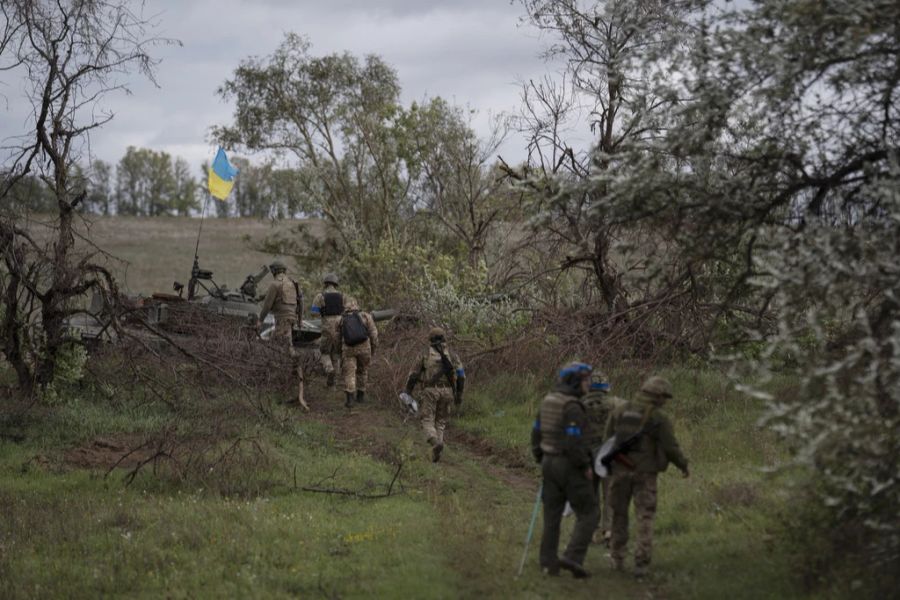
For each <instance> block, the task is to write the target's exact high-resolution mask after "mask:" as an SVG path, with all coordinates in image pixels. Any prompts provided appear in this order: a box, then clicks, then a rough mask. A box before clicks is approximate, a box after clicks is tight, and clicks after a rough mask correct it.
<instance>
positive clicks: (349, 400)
mask: <svg viewBox="0 0 900 600" xmlns="http://www.w3.org/2000/svg"><path fill="white" fill-rule="evenodd" d="M344 406H346V407H347V408H350V407H351V406H353V392H347V399H346V400H345V401H344Z"/></svg>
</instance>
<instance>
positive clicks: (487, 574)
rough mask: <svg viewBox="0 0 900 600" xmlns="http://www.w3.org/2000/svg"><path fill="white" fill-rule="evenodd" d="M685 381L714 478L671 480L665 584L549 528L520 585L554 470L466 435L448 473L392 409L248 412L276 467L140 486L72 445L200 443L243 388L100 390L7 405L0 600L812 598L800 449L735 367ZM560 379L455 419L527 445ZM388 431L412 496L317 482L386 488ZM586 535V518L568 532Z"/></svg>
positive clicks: (658, 564)
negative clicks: (554, 553)
mask: <svg viewBox="0 0 900 600" xmlns="http://www.w3.org/2000/svg"><path fill="white" fill-rule="evenodd" d="M669 375H670V376H671V377H672V378H673V380H674V381H675V385H676V389H677V394H676V400H675V401H673V403H672V406H671V407H670V408H671V410H670V412H671V413H672V415H673V418H674V420H675V422H676V431H677V433H678V435H679V436H680V438H681V441H682V444H683V446H684V448H685V451H686V453H687V454H688V456H689V457H690V458H691V461H692V468H693V473H694V476H693V477H692V478H691V479H690V480H683V479H681V478H680V477H678V476H677V474H676V473H666V474H664V475H663V476H661V481H660V490H661V491H660V509H659V513H658V516H657V523H656V532H657V535H656V547H655V551H654V574H653V576H652V578H651V579H650V580H649V581H648V582H644V583H638V582H636V581H634V580H633V579H632V578H631V577H629V576H628V575H627V574H616V573H612V572H611V571H609V570H608V568H607V566H606V559H605V556H604V551H603V550H602V549H601V548H599V547H596V546H595V547H592V549H591V551H590V552H589V554H588V559H587V567H588V568H589V569H590V570H592V571H594V572H595V573H596V577H595V578H594V579H592V580H589V581H588V582H579V581H575V580H573V579H571V578H569V577H562V578H558V579H555V578H544V577H542V576H541V575H540V574H539V573H538V569H537V545H538V543H539V540H540V519H538V526H537V531H536V534H535V538H534V539H533V540H532V545H531V551H530V554H529V558H528V561H527V564H526V570H525V574H524V575H523V576H522V577H521V578H516V577H515V572H516V568H517V566H518V563H519V560H520V558H521V552H522V548H523V542H524V538H525V533H526V531H527V527H528V522H529V519H530V516H531V511H532V507H533V505H534V504H533V503H534V494H535V491H536V489H537V484H538V479H537V477H536V473H537V469H536V468H535V469H534V470H530V469H528V468H526V469H513V470H508V469H505V468H504V467H503V466H502V465H499V464H496V463H494V462H493V461H488V460H484V457H482V456H480V455H477V454H473V453H472V452H469V451H467V450H466V449H465V448H462V447H454V446H453V445H450V446H449V447H448V449H447V452H446V455H445V459H444V460H443V461H442V462H441V463H440V464H439V465H433V464H432V463H431V462H430V461H429V460H428V459H427V449H426V448H425V446H424V443H423V442H422V440H421V434H420V432H419V431H418V429H417V427H416V426H415V424H414V423H411V422H410V423H407V424H405V425H404V424H402V423H401V422H400V421H399V420H396V421H390V420H387V421H386V422H385V423H384V424H383V425H377V422H378V419H375V418H374V417H376V416H377V415H379V414H380V413H379V412H378V411H379V410H381V409H379V408H377V407H376V406H371V405H370V406H368V407H366V408H365V409H363V412H362V414H360V415H358V417H357V418H358V419H359V420H358V421H355V423H358V424H359V426H360V427H362V429H361V430H360V433H359V436H361V437H359V438H358V439H357V438H352V439H351V440H347V439H340V438H339V437H336V435H335V431H333V430H332V429H331V428H330V426H329V425H328V424H327V423H325V422H321V421H317V420H312V419H310V418H308V417H304V416H303V415H302V414H300V413H298V412H296V411H291V410H287V409H283V408H281V407H276V408H275V413H274V416H273V418H272V419H261V418H258V417H255V418H253V417H252V416H251V415H252V413H250V412H240V411H238V412H237V413H236V416H235V418H234V419H232V421H231V422H229V423H228V427H227V428H225V430H226V431H228V433H229V434H230V435H232V436H244V437H253V438H254V439H257V440H259V443H260V446H261V448H262V449H263V451H264V453H265V458H266V459H265V460H264V461H257V462H253V461H252V460H251V458H252V457H253V456H252V455H253V452H249V455H248V456H246V457H243V458H241V460H242V461H244V462H238V463H237V464H238V467H243V466H245V465H246V468H238V469H231V470H225V471H222V472H221V473H218V472H217V473H214V474H211V475H210V474H203V473H199V474H198V473H194V472H192V474H191V475H190V476H189V477H183V478H179V477H176V476H174V475H175V474H174V472H173V471H171V470H167V469H165V468H162V469H160V470H158V472H157V473H156V474H155V475H154V474H153V473H152V472H151V471H150V470H148V469H145V471H142V472H141V473H140V474H139V475H138V476H137V477H136V478H135V480H134V482H133V483H132V484H131V485H128V486H126V485H125V483H124V481H123V476H124V475H125V473H126V470H124V469H118V470H116V471H114V472H113V473H111V474H110V475H109V476H104V473H105V470H100V469H98V470H93V471H91V470H85V469H78V468H72V467H71V466H68V465H66V464H65V462H64V461H63V457H64V456H65V452H66V451H67V450H68V449H69V448H71V447H72V446H77V445H79V444H84V443H86V442H88V441H90V440H92V439H94V438H96V437H97V436H104V435H105V436H109V435H115V434H117V433H120V434H147V433H153V432H154V431H158V430H159V429H161V428H164V427H166V426H172V424H173V423H174V424H176V425H177V426H178V427H179V428H180V429H178V431H180V432H181V433H183V434H184V435H190V433H191V432H192V431H193V432H197V431H200V432H206V431H208V422H209V420H210V419H211V417H212V416H213V415H216V414H223V412H225V409H226V407H227V406H229V403H234V402H236V399H234V398H229V397H228V396H227V395H223V396H221V397H219V398H216V399H213V401H212V403H211V404H208V405H207V404H201V402H200V401H199V400H196V399H195V400H193V401H192V400H191V399H189V398H187V399H185V400H184V401H185V402H186V405H185V407H184V408H182V409H179V410H178V411H177V414H176V413H174V412H173V411H172V410H171V408H168V407H165V406H161V405H159V404H156V403H152V402H147V401H146V399H144V398H143V397H142V396H141V395H140V394H139V393H137V392H135V393H134V394H133V395H132V397H121V396H117V397H116V398H115V400H114V401H113V400H111V399H110V398H109V397H107V396H105V395H103V394H102V393H98V392H97V391H96V390H95V391H91V390H86V391H84V390H83V391H82V392H80V393H75V392H70V393H69V395H68V396H66V399H65V400H63V401H61V402H60V403H59V404H58V405H56V406H53V407H50V408H44V409H42V410H41V411H32V412H31V413H27V414H28V415H29V416H27V417H24V418H13V417H12V416H10V415H11V414H13V413H12V412H11V411H7V412H5V413H0V414H6V416H5V417H3V418H2V419H0V597H4V598H31V597H72V598H88V597H91V598H92V597H97V596H128V597H154V598H156V597H172V598H206V597H210V598H212V597H216V598H218V597H250V598H272V597H274V598H278V597H341V598H367V597H385V598H459V597H464V598H474V597H488V598H557V597H566V596H568V597H572V598H593V597H597V595H598V594H600V593H602V594H603V595H604V596H605V597H614V598H636V597H650V596H652V597H667V598H722V597H729V598H795V597H803V596H804V595H803V594H802V593H801V592H800V591H799V589H798V587H797V584H796V582H795V581H794V580H793V579H792V577H791V573H790V570H789V564H790V561H788V560H786V559H787V557H786V556H785V555H784V550H783V549H782V546H781V545H780V544H779V543H778V534H779V528H778V525H777V521H776V518H775V516H774V515H776V514H777V513H778V511H779V510H781V509H782V508H783V507H784V504H785V502H786V499H785V496H784V495H782V493H781V490H782V488H783V482H781V481H779V480H778V479H775V478H771V477H768V476H766V475H764V474H763V472H762V469H761V468H762V467H763V466H765V465H768V464H771V463H772V462H773V461H775V460H777V459H778V458H779V457H780V451H779V449H778V447H777V446H776V445H775V443H774V442H773V440H772V439H771V438H770V437H769V436H768V435H765V434H763V433H762V432H760V431H759V430H757V428H756V427H755V421H756V419H757V417H758V415H759V406H758V405H757V404H756V402H755V401H749V400H745V399H743V398H742V397H740V396H738V395H737V394H735V393H734V392H730V391H728V388H727V385H726V384H725V383H724V381H723V380H722V379H721V378H720V377H719V376H717V375H715V374H712V373H703V374H700V375H692V374H689V373H681V372H672V373H669ZM541 383H542V382H536V381H526V382H523V381H521V380H518V379H513V378H506V377H498V378H497V379H495V380H493V381H490V382H485V383H480V384H479V385H474V386H472V387H471V389H470V393H469V395H468V397H467V399H466V403H465V405H464V410H463V412H462V414H461V415H458V416H457V417H455V418H454V420H453V421H452V423H451V427H460V428H464V429H467V430H469V431H471V432H476V433H477V434H478V435H481V436H484V437H486V438H488V439H489V440H490V441H491V442H492V443H493V444H495V446H496V447H498V448H512V449H515V451H516V452H518V453H520V454H521V455H522V456H527V449H526V443H527V437H528V432H529V429H530V424H531V421H532V419H533V415H534V411H535V409H536V406H537V403H538V402H539V400H540V398H541V396H542V395H543V393H544V392H545V391H546V390H545V388H546V386H545V385H541ZM621 387H625V385H624V384H623V385H622V386H621ZM617 391H619V390H617ZM313 392H314V397H316V398H322V397H325V398H328V396H326V395H324V394H321V393H320V392H318V391H316V390H315V389H314V390H313ZM620 393H622V394H625V390H621V391H620ZM204 402H207V403H209V402H210V400H209V399H207V400H205V401H204ZM231 406H237V405H235V404H232V405H231ZM241 410H245V408H242V409H241ZM335 411H337V412H336V413H335V414H339V411H340V408H339V407H338V404H337V401H335ZM363 426H365V427H363ZM371 438H377V441H378V442H379V443H381V444H384V445H386V446H388V447H389V448H390V452H389V454H390V455H391V456H395V457H402V458H403V460H404V461H405V462H404V467H403V472H402V476H401V483H402V488H400V487H398V490H400V491H401V493H399V494H397V495H394V496H391V497H390V498H383V499H377V500H361V499H357V498H352V497H346V496H339V495H332V494H316V493H309V492H304V491H302V490H300V489H298V488H299V487H303V486H314V485H319V486H330V485H334V486H337V487H341V488H347V489H354V490H364V491H367V492H370V493H377V492H381V491H383V490H384V489H385V486H386V485H387V483H388V482H389V481H390V480H391V477H392V475H393V472H394V466H393V465H392V464H388V463H387V462H385V461H384V460H378V459H375V458H372V457H371V456H369V455H367V454H365V453H363V452H361V451H360V450H361V448H362V447H363V446H364V445H365V444H364V442H371V441H372V439H371ZM248 451H249V449H248ZM36 457H40V460H36ZM225 480H227V481H225ZM295 481H296V486H295ZM570 528H571V519H567V520H566V523H565V525H564V533H563V539H564V540H565V539H566V537H567V536H568V531H569V530H570Z"/></svg>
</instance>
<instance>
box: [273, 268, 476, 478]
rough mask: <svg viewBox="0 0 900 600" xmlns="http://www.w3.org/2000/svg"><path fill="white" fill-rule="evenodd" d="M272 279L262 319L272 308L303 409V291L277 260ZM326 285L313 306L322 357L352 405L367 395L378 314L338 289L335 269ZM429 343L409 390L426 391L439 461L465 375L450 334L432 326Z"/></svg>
mask: <svg viewBox="0 0 900 600" xmlns="http://www.w3.org/2000/svg"><path fill="white" fill-rule="evenodd" d="M269 270H270V271H271V273H272V276H273V281H272V283H271V284H270V285H269V289H268V290H267V292H266V296H265V299H264V300H263V304H262V308H261V309H260V313H259V320H258V323H262V322H263V321H264V320H265V318H266V317H267V316H268V315H269V313H272V315H273V316H274V317H275V329H274V332H273V334H272V337H271V339H272V340H273V342H274V343H276V344H279V345H282V346H284V347H286V349H287V352H288V353H289V354H290V356H291V357H292V360H293V369H294V371H295V374H296V377H297V380H298V388H297V397H296V398H292V399H291V401H290V402H289V403H290V404H299V405H300V406H302V407H303V408H304V409H305V410H309V405H308V404H307V403H306V399H305V398H304V395H303V381H304V377H303V366H302V364H301V361H300V358H299V355H298V353H297V351H296V350H295V349H294V347H293V337H292V336H293V333H292V332H293V330H294V329H295V328H296V327H297V326H298V325H299V324H300V321H301V315H302V306H303V293H302V292H301V290H300V286H299V285H298V284H297V282H296V281H294V280H292V279H291V278H290V277H288V276H287V266H286V265H285V264H284V263H282V262H280V261H275V262H273V263H272V264H271V265H269ZM322 284H323V290H322V291H321V292H320V293H319V294H318V295H316V297H315V298H314V299H313V302H312V306H311V308H310V311H311V312H312V313H313V314H314V315H318V316H319V317H320V318H321V320H322V336H321V338H320V346H319V352H320V356H321V358H320V361H321V366H322V370H323V371H324V373H325V376H326V384H327V386H328V387H334V386H335V379H336V375H337V371H338V368H340V371H341V373H342V374H343V379H344V394H345V401H344V405H345V406H346V407H347V408H348V409H350V408H351V407H352V406H353V404H354V402H355V403H362V402H365V400H366V386H367V383H368V372H369V365H370V364H371V362H372V356H373V355H374V354H375V351H376V349H377V348H378V328H377V327H376V325H375V319H373V318H372V315H371V314H370V313H368V312H365V311H362V310H360V308H359V304H358V303H357V301H356V300H355V299H354V298H353V297H352V296H349V295H347V294H344V293H343V292H341V290H340V281H339V279H338V276H337V275H336V274H334V273H327V274H326V275H325V276H324V277H323V278H322ZM428 344H429V345H428V348H427V349H426V350H425V352H424V353H423V354H422V356H421V357H420V358H419V359H417V361H416V362H415V364H414V365H413V368H412V370H411V371H410V374H409V377H408V378H407V382H406V392H407V393H412V392H413V390H414V389H415V387H416V386H417V385H419V386H421V389H422V393H421V395H420V398H421V407H420V409H419V418H420V421H421V424H422V429H423V431H424V432H425V437H426V440H427V442H428V444H429V445H430V446H431V456H432V460H433V461H434V462H438V461H439V460H440V458H441V453H442V452H443V449H444V430H445V429H446V427H447V421H448V419H449V416H450V403H451V402H453V403H455V404H456V405H457V406H458V405H459V404H460V403H461V402H462V397H463V391H464V390H465V381H466V374H465V370H464V369H463V365H462V362H460V360H459V356H458V355H456V354H455V353H451V352H450V350H449V349H448V348H447V345H446V334H445V333H444V330H443V329H441V328H439V327H434V328H432V329H431V331H430V332H429V334H428Z"/></svg>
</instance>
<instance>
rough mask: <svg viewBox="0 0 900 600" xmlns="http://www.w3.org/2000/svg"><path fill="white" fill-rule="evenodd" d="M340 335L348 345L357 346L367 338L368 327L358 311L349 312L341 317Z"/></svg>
mask: <svg viewBox="0 0 900 600" xmlns="http://www.w3.org/2000/svg"><path fill="white" fill-rule="evenodd" d="M341 337H343V339H344V343H345V344H347V345H348V346H358V345H360V344H362V343H363V342H365V341H366V340H367V339H369V329H368V328H367V327H366V324H365V323H363V320H362V317H361V316H359V312H351V313H347V314H345V315H344V317H343V318H342V319H341Z"/></svg>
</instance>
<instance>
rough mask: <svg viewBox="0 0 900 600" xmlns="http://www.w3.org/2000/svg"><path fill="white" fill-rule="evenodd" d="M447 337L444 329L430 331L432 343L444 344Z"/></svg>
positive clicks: (429, 335) (429, 338) (429, 336)
mask: <svg viewBox="0 0 900 600" xmlns="http://www.w3.org/2000/svg"><path fill="white" fill-rule="evenodd" d="M446 337H447V332H446V331H444V329H443V328H442V327H432V328H431V329H429V330H428V340H429V341H431V342H438V341H440V342H443V341H444V339H446Z"/></svg>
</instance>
